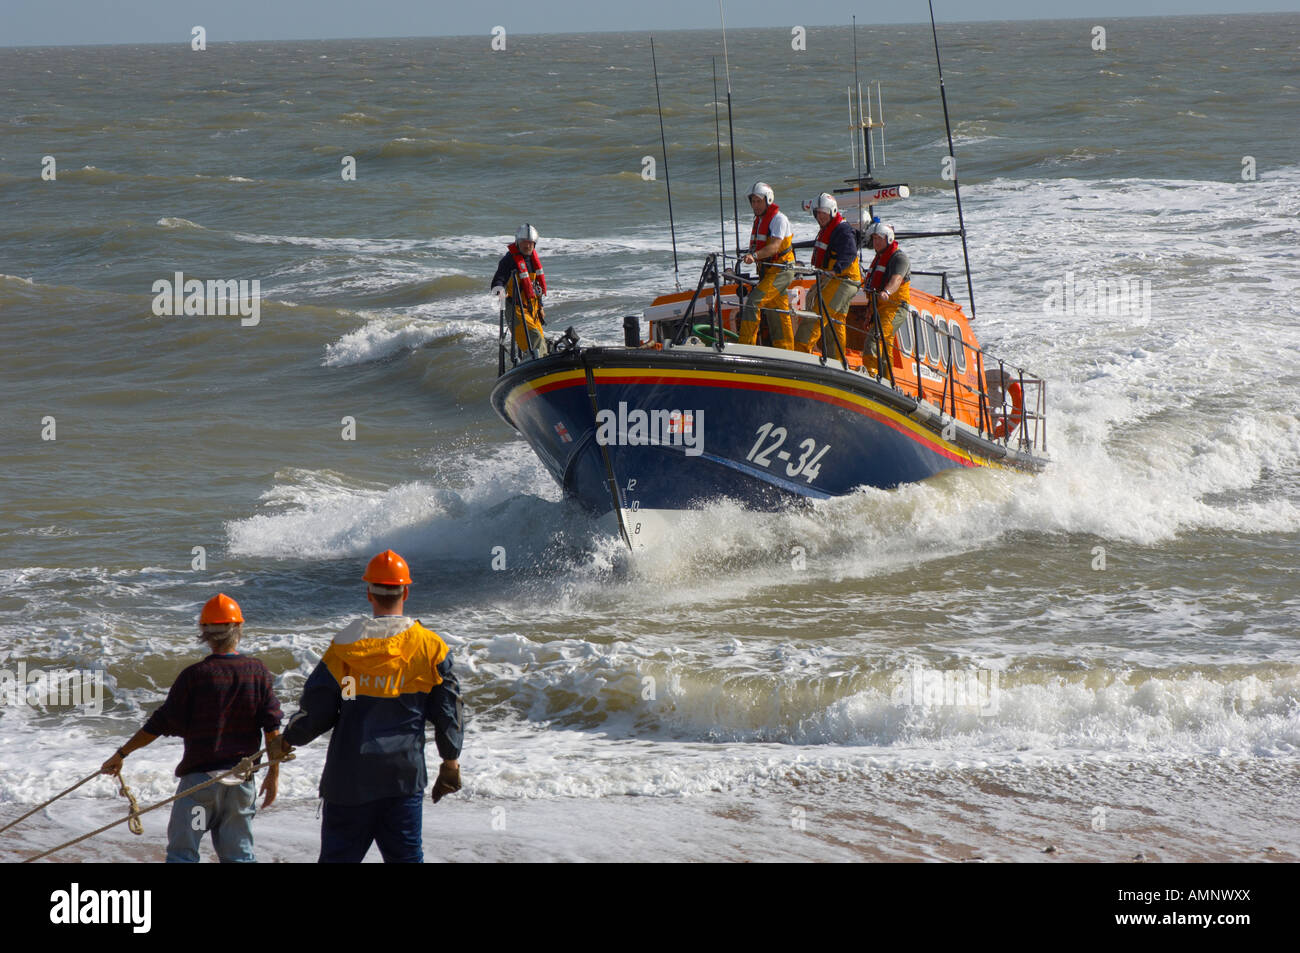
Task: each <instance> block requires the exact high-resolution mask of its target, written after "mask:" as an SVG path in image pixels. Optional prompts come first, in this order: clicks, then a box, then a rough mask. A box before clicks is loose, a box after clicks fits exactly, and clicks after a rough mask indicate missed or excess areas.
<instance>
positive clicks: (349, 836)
mask: <svg viewBox="0 0 1300 953" xmlns="http://www.w3.org/2000/svg"><path fill="white" fill-rule="evenodd" d="M423 807H424V795H423V793H421V794H413V795H411V796H410V797H388V798H381V799H380V800H378V801H367V802H366V803H365V804H331V803H330V802H329V801H326V802H325V811H324V814H323V815H322V817H321V822H320V860H319V861H318V863H322V864H359V863H361V860H362V858H363V857H365V856H366V852H367V851H368V850H370V845H371V843H377V844H378V845H379V853H380V855H382V856H383V858H384V863H386V864H422V863H424V844H423V838H422V836H421V832H422V830H423V825H424V814H423Z"/></svg>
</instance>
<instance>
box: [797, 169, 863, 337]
mask: <svg viewBox="0 0 1300 953" xmlns="http://www.w3.org/2000/svg"><path fill="white" fill-rule="evenodd" d="M812 213H813V217H814V218H815V219H817V225H818V226H819V231H818V232H817V241H816V243H815V244H814V245H813V253H812V264H813V267H814V268H817V269H820V270H822V271H825V272H829V273H830V275H833V276H834V277H830V276H829V275H824V274H822V275H818V276H817V283H816V284H815V285H814V286H813V287H811V288H809V289H808V295H807V297H806V298H805V299H804V310H805V311H811V312H812V313H813V314H816V315H817V317H816V318H800V320H799V332H798V334H797V335H796V337H795V344H794V346H795V350H797V351H803V352H804V353H806V354H811V353H812V349H813V347H814V346H815V345H816V344H817V343H818V341H819V340H820V339H821V333H822V322H823V321H828V322H830V324H831V326H832V327H833V328H834V329H835V337H836V338H837V339H838V340H839V350H838V351H835V352H830V351H828V350H826V349H823V351H822V353H824V354H826V355H827V356H828V357H836V358H838V357H840V356H841V355H843V354H844V353H845V352H844V346H845V341H844V339H845V333H844V332H845V328H844V321H845V319H846V318H847V317H848V313H849V302H850V301H852V300H853V295H854V294H855V293H857V290H858V288H860V287H861V286H862V269H861V267H860V266H859V265H858V240H857V237H856V236H855V235H854V234H853V226H852V225H850V224H849V223H848V222H846V221H844V216H843V215H841V214H840V209H839V205H838V203H836V201H835V196H833V195H831V194H830V193H829V192H823V193H822V194H821V195H819V196H817V201H816V202H814V203H813V208H812Z"/></svg>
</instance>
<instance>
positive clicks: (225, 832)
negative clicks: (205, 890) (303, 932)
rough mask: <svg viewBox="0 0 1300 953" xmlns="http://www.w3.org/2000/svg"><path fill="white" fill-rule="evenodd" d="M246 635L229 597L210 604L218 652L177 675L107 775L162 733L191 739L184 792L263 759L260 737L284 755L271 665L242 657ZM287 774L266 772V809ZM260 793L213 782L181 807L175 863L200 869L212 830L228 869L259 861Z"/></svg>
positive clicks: (179, 770) (208, 627)
mask: <svg viewBox="0 0 1300 953" xmlns="http://www.w3.org/2000/svg"><path fill="white" fill-rule="evenodd" d="M243 632H244V614H243V613H242V612H241V611H240V609H239V603H237V602H235V600H234V599H232V598H230V597H229V596H227V595H225V594H224V593H217V594H216V595H215V596H213V597H212V598H211V599H209V600H208V601H207V604H206V605H204V607H203V612H202V614H201V615H200V616H199V639H200V641H202V642H206V643H207V645H208V648H210V649H211V652H212V654H210V655H209V656H208V657H207V658H205V659H204V660H203V661H202V662H198V663H196V664H194V665H191V666H189V667H188V668H185V669H183V670H182V671H181V673H180V675H178V676H176V681H175V682H173V683H172V687H171V690H170V691H168V692H167V698H166V700H165V701H164V702H163V703H162V704H161V705H160V706H158V709H157V710H156V711H155V712H154V713H153V714H152V715H150V716H149V719H148V721H146V722H145V723H144V727H143V728H141V729H140V730H139V731H137V732H136V733H135V734H134V735H132V736H131V739H130V740H129V741H127V743H126V744H124V745H122V747H120V748H118V749H117V752H116V753H115V754H114V755H113V757H111V758H109V759H108V760H107V761H105V762H104V764H103V767H102V768H101V769H100V770H101V771H103V772H104V773H105V774H111V775H117V774H118V773H119V772H120V771H121V770H122V761H123V759H125V758H126V756H127V755H129V754H130V753H131V752H132V751H136V750H138V749H140V748H143V747H144V746H145V745H147V744H149V743H150V742H152V741H153V740H154V739H155V738H157V737H158V736H159V735H179V736H180V737H181V738H183V739H184V740H185V753H184V755H182V757H181V763H180V764H179V765H177V766H176V776H177V777H178V778H180V779H181V780H180V786H179V787H177V789H176V793H178V794H179V793H180V792H181V791H186V790H189V789H190V788H192V787H196V786H198V785H200V784H203V783H204V782H207V781H210V780H212V778H213V777H214V776H216V775H219V774H224V773H225V772H226V771H229V770H230V769H231V768H233V767H235V766H236V765H237V764H239V762H240V761H242V760H243V759H244V758H246V757H248V756H249V755H253V754H256V753H257V751H258V749H259V748H260V747H261V744H260V743H259V742H260V738H259V733H260V734H262V735H265V738H266V748H267V751H268V752H269V753H270V754H271V756H272V757H274V756H275V755H276V754H277V753H278V751H279V740H280V702H279V701H278V700H277V699H276V697H275V691H274V690H273V688H272V680H271V673H270V672H269V671H267V668H266V666H265V665H263V664H262V663H261V662H259V661H258V660H257V659H255V658H250V657H249V656H247V655H240V654H239V652H237V651H236V648H237V647H238V646H239V640H240V638H241V637H242V636H243ZM279 771H280V765H279V764H277V763H275V762H272V764H271V765H270V767H268V768H267V769H266V779H265V780H264V781H263V782H262V790H261V793H262V794H263V795H265V800H263V801H262V807H264V808H267V807H270V806H271V804H272V802H273V801H275V794H276V788H277V786H278V784H279ZM257 794H258V792H257V790H256V788H255V786H254V781H253V779H252V778H249V779H248V780H247V781H244V782H242V783H238V784H235V785H228V784H225V783H220V782H218V783H217V784H211V785H209V786H208V787H206V788H204V789H203V790H202V791H195V792H194V793H193V794H191V795H188V796H186V797H182V798H178V799H177V800H175V801H173V802H172V814H171V821H170V822H169V823H168V824H167V863H169V864H174V863H182V864H184V863H190V864H193V863H198V860H199V846H200V845H201V844H202V842H203V835H204V834H206V833H208V832H211V833H212V846H213V847H215V848H216V849H217V858H218V859H219V860H220V861H221V862H222V863H223V864H251V863H253V862H254V861H255V860H256V858H255V857H254V856H253V828H252V822H253V815H254V814H255V813H256V811H257Z"/></svg>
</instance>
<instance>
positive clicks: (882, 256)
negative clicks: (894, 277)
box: [867, 241, 898, 291]
mask: <svg viewBox="0 0 1300 953" xmlns="http://www.w3.org/2000/svg"><path fill="white" fill-rule="evenodd" d="M896 251H898V242H897V241H894V242H890V243H889V247H888V248H886V249H885V250H884V251H878V252H876V257H875V258H873V259H871V271H870V274H869V275H868V285H867V286H868V287H869V288H870V289H871V290H872V291H879V290H880V289H881V288H883V287H885V271H886V270H887V269H888V268H889V259H891V258H893V257H894V252H896Z"/></svg>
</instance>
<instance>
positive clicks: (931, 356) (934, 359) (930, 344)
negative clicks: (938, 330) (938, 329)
mask: <svg viewBox="0 0 1300 953" xmlns="http://www.w3.org/2000/svg"><path fill="white" fill-rule="evenodd" d="M921 320H922V321H923V322H924V323H923V324H922V325H921V330H922V332H923V333H924V334H925V360H926V362H927V363H929V364H938V363H939V337H938V335H936V334H935V333H934V315H932V314H931V313H930V312H929V311H922V312H921Z"/></svg>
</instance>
